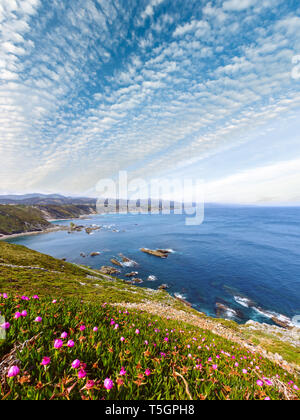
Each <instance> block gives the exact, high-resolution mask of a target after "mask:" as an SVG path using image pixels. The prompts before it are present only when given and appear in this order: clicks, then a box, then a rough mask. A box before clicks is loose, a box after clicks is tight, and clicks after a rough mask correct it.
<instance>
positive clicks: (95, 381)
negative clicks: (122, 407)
mask: <svg viewBox="0 0 300 420" xmlns="http://www.w3.org/2000/svg"><path fill="white" fill-rule="evenodd" d="M0 312H1V314H0V315H1V316H2V317H3V318H4V320H5V322H3V323H2V324H1V327H0V328H1V330H2V332H3V331H5V332H6V340H3V341H2V342H1V343H0V381H1V388H0V398H1V399H71V400H73V399H96V400H98V399H105V400H139V399H140V400H153V399H155V400H165V399H167V400H182V399H184V400H186V399H259V400H268V399H271V400H273V399H274V400H275V399H285V398H289V399H298V397H299V390H298V386H299V383H298V382H297V378H296V377H294V376H293V375H291V374H289V373H287V372H286V371H284V370H283V369H281V368H280V367H278V366H277V365H275V364H273V363H272V362H271V361H269V360H268V359H264V358H263V357H262V356H260V355H259V354H258V353H252V352H251V351H250V350H248V349H246V348H240V347H239V346H238V345H236V344H233V343H232V342H230V341H228V340H226V339H225V338H222V337H220V336H216V335H214V334H213V333H212V332H209V331H205V330H201V329H196V328H195V327H193V326H190V325H187V324H183V323H180V322H177V321H173V320H170V319H166V318H160V317H155V316H151V315H149V314H148V313H141V312H138V311H134V310H132V311H129V312H128V311H127V310H126V309H121V308H119V307H118V308H115V307H113V306H110V305H109V304H106V303H103V304H97V303H85V302H83V301H81V300H77V299H75V298H71V297H69V298H66V299H63V298H57V299H55V297H52V298H49V297H39V296H37V295H30V296H29V297H26V296H19V297H17V296H14V295H12V294H10V293H8V294H6V293H3V291H2V294H1V296H0Z"/></svg>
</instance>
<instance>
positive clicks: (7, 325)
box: [0, 322, 10, 330]
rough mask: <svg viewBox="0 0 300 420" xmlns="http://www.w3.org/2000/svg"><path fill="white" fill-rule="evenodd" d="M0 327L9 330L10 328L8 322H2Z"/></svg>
mask: <svg viewBox="0 0 300 420" xmlns="http://www.w3.org/2000/svg"><path fill="white" fill-rule="evenodd" d="M0 328H2V329H3V330H9V329H10V323H9V322H4V324H2V325H0Z"/></svg>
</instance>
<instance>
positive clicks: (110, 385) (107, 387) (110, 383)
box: [104, 378, 114, 391]
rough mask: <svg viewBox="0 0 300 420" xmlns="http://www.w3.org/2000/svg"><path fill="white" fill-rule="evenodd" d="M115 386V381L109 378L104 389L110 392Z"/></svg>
mask: <svg viewBox="0 0 300 420" xmlns="http://www.w3.org/2000/svg"><path fill="white" fill-rule="evenodd" d="M113 386H114V383H113V381H112V380H111V379H109V378H106V379H105V381H104V388H105V389H107V390H108V391H109V390H111V389H112V388H113Z"/></svg>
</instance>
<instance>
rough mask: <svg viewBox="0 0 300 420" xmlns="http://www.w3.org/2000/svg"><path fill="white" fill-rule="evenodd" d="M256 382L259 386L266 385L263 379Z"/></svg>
mask: <svg viewBox="0 0 300 420" xmlns="http://www.w3.org/2000/svg"><path fill="white" fill-rule="evenodd" d="M256 383H257V385H258V386H264V383H263V381H261V380H258V381H256Z"/></svg>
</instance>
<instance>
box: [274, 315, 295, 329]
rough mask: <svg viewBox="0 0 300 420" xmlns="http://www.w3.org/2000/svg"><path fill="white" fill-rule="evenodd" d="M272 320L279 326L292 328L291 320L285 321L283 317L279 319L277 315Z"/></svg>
mask: <svg viewBox="0 0 300 420" xmlns="http://www.w3.org/2000/svg"><path fill="white" fill-rule="evenodd" d="M272 321H273V322H274V324H276V325H278V326H279V327H282V328H286V329H292V327H291V325H290V324H289V322H285V321H283V320H281V319H278V318H276V317H273V318H272Z"/></svg>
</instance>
